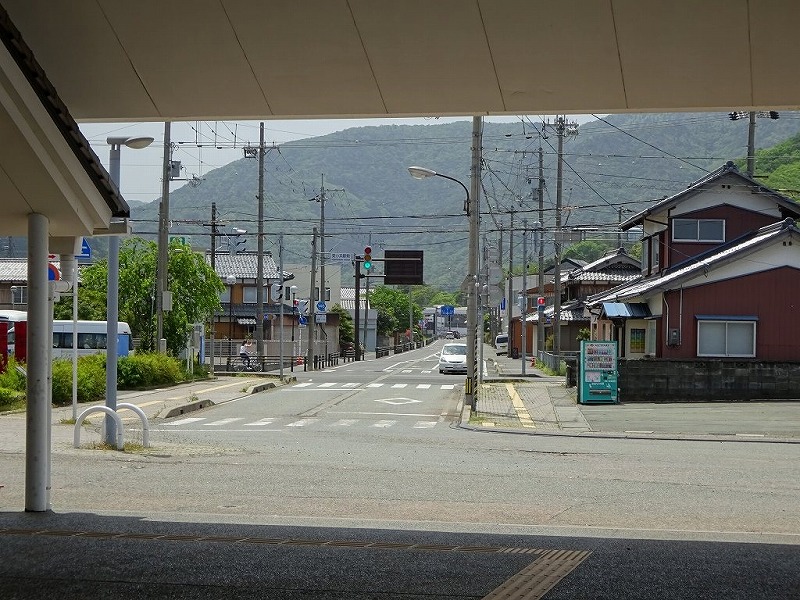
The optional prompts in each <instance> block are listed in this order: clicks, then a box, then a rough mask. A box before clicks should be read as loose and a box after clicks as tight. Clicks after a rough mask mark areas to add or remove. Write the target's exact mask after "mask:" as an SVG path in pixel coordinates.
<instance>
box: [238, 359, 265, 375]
mask: <svg viewBox="0 0 800 600" xmlns="http://www.w3.org/2000/svg"><path fill="white" fill-rule="evenodd" d="M232 367H233V370H234V371H236V372H237V373H260V372H261V361H260V360H256V359H254V358H250V359H249V360H247V359H244V358H242V357H241V356H239V357H237V358H236V359H234V362H233V365H232Z"/></svg>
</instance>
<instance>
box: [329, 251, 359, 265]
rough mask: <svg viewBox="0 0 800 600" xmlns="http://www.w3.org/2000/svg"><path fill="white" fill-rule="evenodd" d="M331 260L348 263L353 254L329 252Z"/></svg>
mask: <svg viewBox="0 0 800 600" xmlns="http://www.w3.org/2000/svg"><path fill="white" fill-rule="evenodd" d="M330 257H331V260H333V261H338V262H343V263H349V262H352V261H353V253H352V252H331V253H330Z"/></svg>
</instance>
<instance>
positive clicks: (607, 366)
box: [578, 340, 618, 404]
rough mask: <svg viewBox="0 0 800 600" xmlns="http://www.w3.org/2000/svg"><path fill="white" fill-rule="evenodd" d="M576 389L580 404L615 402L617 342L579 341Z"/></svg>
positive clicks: (616, 398)
mask: <svg viewBox="0 0 800 600" xmlns="http://www.w3.org/2000/svg"><path fill="white" fill-rule="evenodd" d="M578 391H579V396H578V402H580V403H581V404H616V403H617V401H618V396H617V342H609V341H599V340H583V341H582V342H581V354H580V383H579V384H578Z"/></svg>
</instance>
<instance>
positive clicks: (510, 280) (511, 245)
mask: <svg viewBox="0 0 800 600" xmlns="http://www.w3.org/2000/svg"><path fill="white" fill-rule="evenodd" d="M510 216H511V219H510V221H509V225H508V300H507V301H506V333H507V334H508V343H509V347H510V346H511V345H512V342H511V317H512V316H513V312H514V311H513V309H512V307H513V306H514V210H513V209H512V210H511V215H510Z"/></svg>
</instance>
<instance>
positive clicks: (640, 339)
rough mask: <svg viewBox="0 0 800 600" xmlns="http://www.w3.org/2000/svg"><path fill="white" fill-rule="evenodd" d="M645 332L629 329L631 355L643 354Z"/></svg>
mask: <svg viewBox="0 0 800 600" xmlns="http://www.w3.org/2000/svg"><path fill="white" fill-rule="evenodd" d="M644 340H645V330H644V329H638V328H637V329H631V334H630V344H631V354H644V350H645V346H644Z"/></svg>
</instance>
